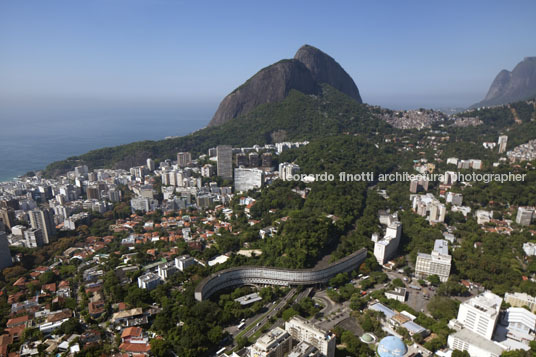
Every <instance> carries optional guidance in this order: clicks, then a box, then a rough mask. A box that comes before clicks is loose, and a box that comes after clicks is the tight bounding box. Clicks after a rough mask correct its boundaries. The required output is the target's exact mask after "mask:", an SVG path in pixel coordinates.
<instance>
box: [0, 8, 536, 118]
mask: <svg viewBox="0 0 536 357" xmlns="http://www.w3.org/2000/svg"><path fill="white" fill-rule="evenodd" d="M535 14H536V1H534V0H527V1H515V0H514V1H471V0H465V1H433V0H427V1H411V0H396V1H381V0H378V1H335V2H333V1H325V0H324V1H290V0H287V1H262V2H261V1H251V0H249V1H231V0H228V1H179V0H144V1H143V0H84V1H83V0H65V1H60V0H32V1H31V0H2V1H0V99H1V100H9V101H11V103H20V104H21V105H23V103H25V101H27V100H33V99H39V100H43V99H46V98H49V97H50V98H52V97H53V98H56V99H59V100H62V99H68V98H98V99H106V100H109V101H115V100H117V101H123V100H127V101H128V100H137V101H140V102H143V101H157V102H158V101H174V102H176V103H189V104H192V105H195V104H196V103H199V104H202V103H212V105H216V104H217V103H218V102H219V101H220V100H221V99H222V98H223V97H224V96H225V95H226V94H227V93H229V92H230V91H232V90H233V89H234V88H236V87H237V86H239V85H240V84H241V83H242V82H244V81H245V80H246V79H247V78H249V77H250V76H251V75H253V74H254V73H256V72H257V71H258V70H259V69H261V68H262V67H265V66H267V65H269V64H271V63H273V62H275V61H277V60H279V59H282V58H290V57H292V56H294V53H295V52H296V50H297V49H298V48H299V47H300V46H301V45H303V44H305V43H308V44H311V45H313V46H316V47H318V48H320V49H322V50H323V51H324V52H326V53H328V54H330V55H331V56H332V57H334V58H335V59H336V60H337V61H338V62H339V63H340V64H341V65H342V66H343V67H344V68H345V69H346V71H347V72H348V73H349V74H350V75H351V76H352V77H353V78H354V80H355V82H356V84H357V86H358V87H359V90H360V92H361V95H362V97H363V99H364V101H365V102H368V103H371V104H380V105H384V106H387V107H392V108H396V107H417V106H425V107H441V106H467V105H469V104H472V103H474V102H476V101H478V100H480V99H482V98H483V97H484V96H485V94H486V92H487V89H488V87H489V85H490V83H491V81H492V80H493V78H494V77H495V75H496V74H497V73H498V72H499V71H500V70H501V69H503V68H505V69H509V70H511V69H512V68H513V67H514V66H515V65H516V64H517V63H518V62H519V61H521V60H522V59H523V57H525V56H535V55H536V36H535V35H536V17H535Z"/></svg>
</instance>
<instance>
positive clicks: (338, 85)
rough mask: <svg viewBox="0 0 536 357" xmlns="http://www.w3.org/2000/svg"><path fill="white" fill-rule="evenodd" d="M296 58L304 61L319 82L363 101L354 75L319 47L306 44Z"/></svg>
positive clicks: (360, 101)
mask: <svg viewBox="0 0 536 357" xmlns="http://www.w3.org/2000/svg"><path fill="white" fill-rule="evenodd" d="M294 59H296V60H298V61H300V62H302V63H303V64H304V65H305V67H307V68H308V69H309V71H311V74H312V75H313V78H314V80H315V81H317V82H318V83H327V84H329V85H331V86H332V87H334V88H335V89H338V90H339V91H341V92H343V93H344V94H346V95H348V96H350V97H352V98H354V99H355V100H357V101H358V102H359V103H362V100H361V96H360V95H359V90H358V89H357V86H356V85H355V83H354V80H353V79H352V77H350V75H349V74H348V73H346V71H345V70H344V69H343V68H342V67H341V65H340V64H338V63H337V62H336V61H335V60H334V59H333V58H332V57H330V56H329V55H327V54H325V53H324V52H322V51H320V50H319V49H318V48H315V47H313V46H310V45H304V46H302V47H301V48H300V49H299V50H298V52H296V54H295V55H294Z"/></svg>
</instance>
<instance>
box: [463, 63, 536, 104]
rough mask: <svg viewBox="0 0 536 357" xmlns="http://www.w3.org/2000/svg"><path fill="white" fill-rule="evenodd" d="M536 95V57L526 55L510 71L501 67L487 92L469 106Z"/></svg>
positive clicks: (497, 102)
mask: <svg viewBox="0 0 536 357" xmlns="http://www.w3.org/2000/svg"><path fill="white" fill-rule="evenodd" d="M534 96H536V57H526V58H525V59H523V61H521V62H519V63H518V64H517V66H515V68H514V69H513V70H512V72H510V71H507V70H505V69H503V70H502V71H501V72H499V74H498V75H497V77H495V79H494V80H493V82H492V83H491V86H490V88H489V90H488V94H487V95H486V97H485V98H484V100H482V101H481V102H479V103H476V104H473V105H472V106H471V108H478V107H484V106H493V105H501V104H508V103H512V102H515V101H519V100H525V99H529V98H532V97H534Z"/></svg>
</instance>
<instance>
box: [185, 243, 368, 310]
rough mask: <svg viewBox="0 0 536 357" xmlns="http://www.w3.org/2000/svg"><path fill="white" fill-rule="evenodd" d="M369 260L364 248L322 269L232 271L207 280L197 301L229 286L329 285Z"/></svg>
mask: <svg viewBox="0 0 536 357" xmlns="http://www.w3.org/2000/svg"><path fill="white" fill-rule="evenodd" d="M366 257H367V250H366V249H365V248H362V249H360V250H358V251H356V252H354V253H352V254H350V255H349V256H347V257H344V258H342V259H340V260H338V261H336V262H334V263H332V264H330V265H328V266H327V267H325V268H322V269H316V268H313V269H281V268H271V267H262V266H244V267H237V268H230V269H226V270H222V271H220V272H217V273H214V274H212V275H210V276H208V277H207V278H205V279H204V280H203V281H202V282H201V283H199V285H198V286H197V287H196V289H195V299H196V300H198V301H202V300H204V299H207V298H209V297H210V296H211V295H213V294H214V293H215V292H217V291H219V290H222V289H224V288H227V287H230V286H238V285H246V284H266V285H283V286H290V285H314V284H322V283H327V282H328V281H329V279H331V278H332V277H334V276H335V275H337V274H338V273H344V272H348V271H352V270H355V269H357V268H358V267H359V265H360V264H361V263H362V262H363V261H364V260H365V258H366Z"/></svg>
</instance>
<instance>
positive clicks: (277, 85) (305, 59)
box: [209, 45, 361, 127]
mask: <svg viewBox="0 0 536 357" xmlns="http://www.w3.org/2000/svg"><path fill="white" fill-rule="evenodd" d="M322 83H326V84H329V85H331V86H332V87H334V88H335V89H337V90H339V91H341V92H342V93H344V94H346V95H348V96H350V97H351V98H353V99H355V100H356V101H357V102H359V103H361V96H360V95H359V90H358V89H357V86H356V85H355V83H354V81H353V79H352V78H351V77H350V76H349V75H348V73H346V71H345V70H344V69H343V68H342V67H341V66H340V65H339V64H338V63H337V62H336V61H335V60H334V59H333V58H331V57H330V56H328V55H327V54H325V53H324V52H322V51H320V50H319V49H317V48H315V47H313V46H309V45H305V46H302V47H301V48H300V49H299V50H298V52H296V55H295V56H294V59H290V60H282V61H279V62H276V63H274V64H272V65H270V66H268V67H266V68H264V69H262V70H260V71H259V72H257V74H255V75H254V76H253V77H251V78H250V79H248V80H247V81H246V82H245V83H244V84H242V85H241V86H240V87H238V88H237V89H235V90H234V91H233V92H231V93H230V94H229V95H227V96H226V97H225V98H224V99H223V100H222V102H221V103H220V105H219V106H218V109H217V110H216V113H215V114H214V117H213V118H212V120H211V121H210V123H209V126H211V127H213V126H218V125H222V124H223V123H225V122H227V121H229V120H231V119H234V118H237V117H239V116H241V115H244V114H247V113H249V112H251V111H252V110H253V109H255V108H257V107H258V106H259V105H261V104H266V103H276V102H280V101H282V100H283V99H284V98H285V97H286V96H287V95H288V94H289V93H290V91H291V90H292V89H295V90H297V91H300V92H302V93H304V94H318V93H319V89H320V85H321V84H322Z"/></svg>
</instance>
